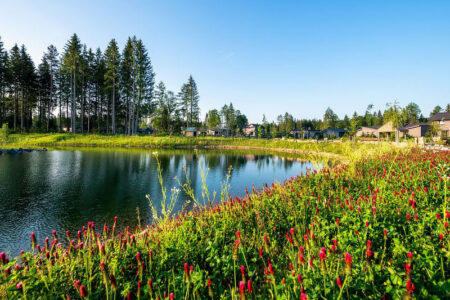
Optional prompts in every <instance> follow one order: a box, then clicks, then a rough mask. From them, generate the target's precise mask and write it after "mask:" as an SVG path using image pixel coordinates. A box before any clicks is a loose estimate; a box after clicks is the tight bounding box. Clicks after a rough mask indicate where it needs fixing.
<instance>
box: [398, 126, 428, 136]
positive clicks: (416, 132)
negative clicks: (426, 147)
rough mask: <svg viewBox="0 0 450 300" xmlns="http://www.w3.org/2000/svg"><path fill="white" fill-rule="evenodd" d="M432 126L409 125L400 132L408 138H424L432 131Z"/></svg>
mask: <svg viewBox="0 0 450 300" xmlns="http://www.w3.org/2000/svg"><path fill="white" fill-rule="evenodd" d="M430 127H431V126H430V124H425V123H420V124H409V125H405V126H403V127H400V128H399V130H400V132H402V133H403V134H404V135H406V136H411V137H424V136H425V135H426V133H427V132H428V130H430Z"/></svg>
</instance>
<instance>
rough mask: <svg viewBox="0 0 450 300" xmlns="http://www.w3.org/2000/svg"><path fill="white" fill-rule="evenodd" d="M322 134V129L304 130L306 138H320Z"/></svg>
mask: <svg viewBox="0 0 450 300" xmlns="http://www.w3.org/2000/svg"><path fill="white" fill-rule="evenodd" d="M321 136H322V131H320V130H303V138H304V139H318V138H320V137H321Z"/></svg>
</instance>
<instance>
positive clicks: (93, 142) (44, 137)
mask: <svg viewBox="0 0 450 300" xmlns="http://www.w3.org/2000/svg"><path fill="white" fill-rule="evenodd" d="M407 146H408V147H409V146H410V145H407ZM4 147H7V148H12V147H22V148H27V147H103V148H119V147H125V148H186V147H198V148H202V147H203V148H214V147H216V148H221V147H223V148H226V147H234V148H241V149H245V148H255V149H268V150H276V149H278V150H283V151H285V152H289V151H290V152H297V153H302V154H320V155H326V156H328V157H332V158H343V157H347V158H352V159H355V155H359V156H361V157H362V156H364V155H370V154H376V153H380V152H385V151H391V150H392V148H393V146H392V145H391V144H388V143H352V142H346V141H343V142H340V141H338V142H320V143H317V142H315V141H299V142H296V141H294V140H267V139H248V138H217V137H195V138H194V137H192V138H191V137H153V136H125V135H119V136H109V135H95V134H92V135H81V134H12V135H10V136H9V137H8V142H7V144H6V145H5V146H4Z"/></svg>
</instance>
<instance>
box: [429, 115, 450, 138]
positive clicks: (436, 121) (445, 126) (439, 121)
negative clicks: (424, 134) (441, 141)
mask: <svg viewBox="0 0 450 300" xmlns="http://www.w3.org/2000/svg"><path fill="white" fill-rule="evenodd" d="M430 123H431V126H436V127H438V128H439V135H440V136H441V138H448V137H450V134H449V132H450V112H445V113H437V114H435V115H433V116H432V117H431V118H430Z"/></svg>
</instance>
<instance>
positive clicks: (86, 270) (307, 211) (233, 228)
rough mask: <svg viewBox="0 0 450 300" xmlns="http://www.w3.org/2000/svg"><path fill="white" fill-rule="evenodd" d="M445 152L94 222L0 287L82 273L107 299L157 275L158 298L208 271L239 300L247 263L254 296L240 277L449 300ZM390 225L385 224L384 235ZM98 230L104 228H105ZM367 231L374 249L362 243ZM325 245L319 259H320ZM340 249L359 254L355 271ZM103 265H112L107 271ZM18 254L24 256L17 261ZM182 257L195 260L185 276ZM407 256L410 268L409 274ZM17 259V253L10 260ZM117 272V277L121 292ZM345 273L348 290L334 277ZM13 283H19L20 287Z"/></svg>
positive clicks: (290, 286) (330, 292)
mask: <svg viewBox="0 0 450 300" xmlns="http://www.w3.org/2000/svg"><path fill="white" fill-rule="evenodd" d="M449 159H450V155H449V153H446V152H440V153H434V154H432V153H421V152H409V151H408V152H407V153H405V154H386V155H385V156H384V157H382V158H379V157H375V158H368V159H363V160H360V161H357V162H356V164H355V165H354V169H350V168H349V166H339V167H336V168H334V169H332V170H325V171H324V172H322V173H319V174H310V175H309V176H306V177H301V178H296V179H291V180H288V181H286V182H285V183H284V185H274V186H272V187H270V188H268V189H266V190H264V191H256V192H254V193H252V194H251V195H250V196H248V197H244V198H243V199H233V200H230V201H228V202H227V203H224V204H223V205H220V206H215V207H212V208H209V209H202V210H195V211H194V212H191V213H188V214H183V213H182V214H179V215H177V216H176V218H173V219H171V220H165V221H162V222H161V223H159V224H156V225H154V226H151V227H149V229H148V230H147V231H145V233H144V234H139V233H138V232H139V231H138V232H133V231H132V230H130V234H129V235H128V234H127V233H126V232H124V233H123V235H122V234H121V235H120V237H119V238H118V239H114V240H110V239H109V237H110V236H111V229H110V231H109V234H104V235H103V236H101V237H99V238H95V237H94V236H93V235H92V234H91V230H90V229H89V228H88V229H86V234H84V237H82V238H81V239H80V240H78V241H77V240H76V239H77V238H76V236H74V235H73V234H72V235H71V238H74V239H75V241H74V246H75V245H77V244H78V245H80V244H81V242H83V247H80V246H78V248H75V247H74V246H73V247H70V248H69V250H68V252H67V254H65V251H66V248H65V247H61V248H60V249H59V250H55V249H53V250H51V251H50V252H49V251H48V249H47V250H44V251H43V252H42V253H40V254H38V255H37V256H36V255H34V254H31V253H27V254H25V255H24V257H25V260H26V261H27V265H28V270H26V271H25V270H23V269H21V270H19V271H13V272H12V274H11V275H9V277H5V276H4V277H0V295H1V293H2V292H3V294H4V296H5V297H6V296H7V297H9V298H13V297H20V296H21V295H22V294H21V292H22V291H25V293H26V294H27V295H28V297H29V298H35V297H37V296H38V295H43V296H48V297H50V295H51V296H60V297H64V296H65V295H67V294H69V295H71V296H72V297H77V295H79V293H80V289H79V288H76V280H80V281H81V282H80V284H82V285H84V286H85V288H86V290H87V292H88V294H89V297H90V298H92V299H95V298H106V295H109V298H110V299H112V298H113V295H114V294H117V297H118V298H122V297H124V296H126V295H127V294H128V293H130V295H133V296H134V297H136V296H137V295H138V293H140V295H141V296H142V295H148V294H149V292H150V289H149V285H148V284H147V281H148V280H149V279H152V292H153V294H152V295H153V296H154V297H156V296H160V297H161V298H162V296H163V294H164V293H166V294H167V295H169V293H174V295H175V298H176V299H181V298H182V297H183V296H186V295H187V296H188V297H189V298H197V299H205V298H207V297H208V295H209V289H208V286H207V279H211V281H212V284H211V292H212V293H213V294H214V295H215V297H216V298H217V297H218V295H220V294H221V295H223V297H224V298H237V297H239V293H240V291H239V285H240V281H242V280H243V278H242V275H241V267H240V266H241V265H242V266H244V275H245V281H248V280H250V281H251V282H252V290H253V293H252V294H250V293H249V291H248V289H247V288H246V284H244V288H243V293H245V296H246V297H247V298H259V299H268V298H270V297H272V296H275V295H276V296H277V297H278V298H281V299H283V298H284V299H290V298H294V299H295V298H296V299H298V298H299V297H300V296H301V294H302V293H303V292H302V288H303V289H304V295H307V296H308V297H309V298H320V297H325V298H339V297H343V298H355V299H360V298H369V299H380V298H381V297H382V296H383V295H388V298H401V297H402V296H405V297H410V296H412V295H413V294H414V295H416V296H419V297H421V298H432V297H433V295H434V297H436V298H438V297H439V298H445V297H448V296H449V295H448V291H449V287H450V281H449V277H450V264H449V262H450V258H449V238H448V232H447V229H446V225H445V222H447V220H446V219H445V218H446V217H445V216H446V214H445V210H446V208H445V203H444V193H446V190H447V184H446V182H444V181H442V180H437V179H438V178H440V176H439V175H438V171H439V170H440V168H443V167H442V165H441V163H446V164H448V163H449ZM413 201H414V202H413ZM374 208H375V209H374ZM437 214H439V218H438V217H437ZM407 215H409V216H410V218H411V221H408V220H407ZM415 215H417V221H416V220H415ZM338 219H339V223H338V222H337V220H338ZM119 221H120V220H119ZM97 227H98V225H97ZM383 229H387V235H386V236H384V234H383ZM96 231H97V232H100V233H101V231H102V228H97V229H96ZM238 231H239V233H240V237H237V232H238ZM133 233H134V234H135V235H134V238H133ZM116 234H117V233H116ZM440 234H443V235H442V240H441V237H440ZM287 235H288V236H289V237H290V239H292V243H290V241H289V238H287ZM305 235H307V237H308V239H306V238H304V236H305ZM265 236H267V240H265V238H264V237H265ZM384 237H386V238H384ZM60 239H65V238H63V237H62V236H60ZM134 239H135V242H133V241H134ZM42 240H43V237H39V241H42ZM236 240H239V243H236ZM333 240H336V243H335V248H333V245H334V242H333ZM369 240H370V241H371V246H370V249H371V251H373V254H372V256H371V257H370V258H369V257H368V256H367V252H366V250H369V247H368V241H369ZM39 241H38V242H39ZM102 244H104V245H105V250H104V251H102V250H101V248H102V247H101V245H102ZM322 247H324V248H325V251H326V252H325V253H326V255H325V259H324V260H321V259H320V258H319V256H320V255H319V254H320V252H321V249H322ZM259 249H261V250H259ZM150 250H151V251H152V252H151V256H149V251H150ZM259 251H261V254H262V257H260V252H259ZM408 251H410V252H411V256H412V257H410V258H409V257H408V255H407V252H408ZM47 252H49V253H48V258H47V254H46V253H47ZM138 252H139V253H140V256H139V261H141V262H142V261H144V264H143V268H142V269H141V268H140V267H138V260H137V257H136V255H137V253H138ZM345 253H349V254H350V255H351V257H352V265H351V268H349V267H348V265H347V264H346V262H345V256H344V254H345ZM303 259H304V260H305V262H302V260H303ZM101 262H105V267H104V269H102V268H101V267H100V263H101ZM17 263H18V264H20V265H21V266H23V265H24V263H22V262H21V259H19V260H18V261H17ZM185 263H187V264H188V267H189V266H193V270H192V272H191V271H189V270H188V274H189V275H188V276H186V275H185V270H184V267H183V265H184V264H185ZM269 263H270V265H271V267H269ZM290 264H291V265H292V266H291V265H290ZM405 264H407V265H408V266H410V269H411V271H409V272H406V271H405V270H406V269H405ZM14 265H15V262H11V263H9V264H6V265H5V266H3V269H7V268H11V269H13V266H14ZM266 268H267V269H266ZM271 269H272V270H273V274H272V273H271V271H270V270H271ZM102 270H105V271H102ZM103 274H104V275H103ZM110 274H114V277H115V279H116V289H113V288H112V285H111V284H112V282H111V280H110V279H109V278H108V277H109V275H110ZM298 275H300V276H301V280H300V279H299V277H298ZM104 276H106V277H104ZM338 277H339V278H340V279H341V282H343V284H344V286H343V287H342V288H339V287H338V286H337V284H336V280H337V278H338ZM283 278H285V281H286V283H283ZM408 279H410V280H411V281H412V283H413V284H414V285H415V289H414V290H412V286H411V284H410V285H409V288H410V290H411V292H408V291H407V289H406V288H407V286H408V282H407V281H408ZM139 280H141V282H142V285H141V289H140V290H139V289H138V281H139ZM186 281H187V282H186ZM300 281H301V283H300ZM18 282H22V284H23V287H22V290H17V289H16V288H15V284H16V283H18ZM120 295H121V296H120ZM233 295H235V296H233ZM303 297H305V296H303ZM241 298H242V297H241Z"/></svg>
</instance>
